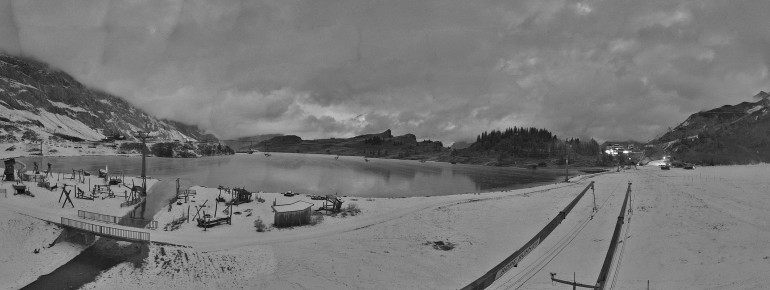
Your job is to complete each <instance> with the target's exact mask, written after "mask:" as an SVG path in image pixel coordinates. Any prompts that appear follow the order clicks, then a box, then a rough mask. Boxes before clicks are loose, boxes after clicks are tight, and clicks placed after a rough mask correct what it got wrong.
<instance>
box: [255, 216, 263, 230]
mask: <svg viewBox="0 0 770 290" xmlns="http://www.w3.org/2000/svg"><path fill="white" fill-rule="evenodd" d="M254 227H255V228H257V232H260V233H261V232H264V231H265V223H264V222H263V221H262V218H260V217H257V219H256V220H254Z"/></svg>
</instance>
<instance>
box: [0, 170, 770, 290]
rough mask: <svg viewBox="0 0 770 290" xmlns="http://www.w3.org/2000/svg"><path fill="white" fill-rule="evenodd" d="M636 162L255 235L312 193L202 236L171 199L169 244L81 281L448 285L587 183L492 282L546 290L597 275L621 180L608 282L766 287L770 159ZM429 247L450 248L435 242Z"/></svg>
mask: <svg viewBox="0 0 770 290" xmlns="http://www.w3.org/2000/svg"><path fill="white" fill-rule="evenodd" d="M639 168H640V169H639V170H627V171H624V172H613V173H608V174H600V175H595V176H590V177H589V176H583V177H576V178H573V179H572V180H571V181H572V182H571V183H559V184H551V185H546V186H540V187H534V188H529V189H519V190H514V191H508V192H496V193H484V194H478V195H477V194H463V195H452V196H435V197H415V198H396V199H387V198H383V199H377V198H375V199H366V198H357V200H355V201H354V200H353V199H354V198H350V197H348V198H344V200H345V204H348V203H351V202H353V203H356V204H357V205H358V206H359V207H360V208H361V209H362V212H361V213H360V214H358V215H356V216H347V217H341V216H337V217H325V219H324V220H323V221H322V222H321V223H320V224H318V225H315V226H303V227H297V228H292V229H275V228H272V229H270V230H269V231H267V232H261V233H260V232H256V230H255V229H254V227H253V220H254V219H255V218H256V217H257V216H260V217H261V218H262V220H263V221H265V223H266V224H270V223H271V220H272V212H271V211H270V205H271V204H272V201H273V200H277V203H279V204H281V203H286V202H290V201H295V200H305V201H310V199H309V198H308V197H306V196H304V195H300V196H295V197H283V196H279V195H278V194H275V193H273V194H268V193H262V194H260V195H261V196H262V197H263V198H265V199H266V200H267V201H266V202H265V203H257V202H252V203H250V204H245V205H244V204H242V205H240V206H238V207H237V208H236V211H241V212H242V214H241V215H234V216H233V217H234V220H233V225H221V226H217V227H215V228H210V229H208V230H207V231H203V230H202V229H200V228H197V227H195V226H194V223H193V222H192V221H191V222H190V223H189V224H187V223H185V224H183V225H182V227H181V228H180V229H179V230H175V231H163V225H164V224H165V223H166V222H168V221H169V220H171V219H173V218H174V217H178V216H181V213H182V211H184V212H185V213H186V209H187V206H186V205H189V204H184V203H183V204H182V205H176V204H174V205H173V206H172V210H171V212H168V211H165V210H164V211H162V212H161V213H159V214H158V215H157V216H156V219H158V220H159V221H160V224H159V229H158V230H154V231H152V232H151V233H152V239H153V240H158V241H164V242H168V243H173V244H178V245H180V246H172V245H160V244H152V245H151V246H150V253H149V256H148V257H147V258H146V260H145V262H144V265H143V266H142V267H141V268H135V267H134V266H133V265H132V264H130V263H124V264H121V265H119V266H118V267H115V268H113V269H110V270H108V271H105V272H103V273H102V275H100V277H99V278H98V279H97V280H96V281H94V282H92V283H90V284H88V285H86V286H85V287H84V288H86V289H137V288H139V289H145V288H152V289H232V288H246V289H306V288H313V289H351V288H352V289H456V288H460V287H463V286H465V285H467V284H468V283H470V282H471V281H473V280H474V279H476V278H478V277H479V276H481V275H483V274H484V273H486V271H488V270H490V269H491V268H492V267H494V266H495V265H497V264H498V263H499V262H500V261H502V260H503V259H504V258H505V257H507V256H508V255H510V254H511V253H513V252H514V251H516V250H517V249H518V248H520V247H521V246H522V245H523V244H524V243H525V242H526V241H527V240H529V239H530V238H531V237H532V236H534V235H535V234H536V233H537V232H538V231H539V230H540V229H541V228H542V227H543V226H544V225H545V224H547V223H548V221H550V220H551V219H552V218H554V217H555V216H556V214H557V213H558V212H559V211H560V210H561V209H563V208H564V206H566V205H567V204H568V203H569V202H570V201H571V200H572V199H573V198H574V197H575V196H576V195H577V194H578V193H579V192H580V191H581V190H582V189H583V188H585V186H586V185H587V184H588V183H589V182H590V181H595V184H596V206H597V207H598V212H596V213H595V214H592V211H591V209H592V208H593V206H594V202H593V200H594V198H593V195H592V194H591V191H589V192H588V194H586V196H585V197H583V199H582V200H581V201H580V202H579V203H578V204H577V206H576V207H575V208H574V209H573V211H572V213H570V215H568V216H567V219H566V220H565V221H564V222H562V224H561V225H559V227H557V229H556V230H555V231H554V232H553V233H552V234H551V236H549V237H548V238H547V239H545V240H544V241H542V242H541V244H540V245H539V246H538V247H537V248H536V249H535V250H534V251H533V252H531V253H530V254H529V255H528V256H527V257H526V258H524V259H523V260H522V261H521V263H520V264H519V266H518V267H516V268H513V269H512V270H510V271H509V272H507V273H506V274H505V275H504V276H502V277H501V278H500V279H499V280H498V281H497V282H496V283H495V284H494V285H492V287H490V288H491V289H510V288H513V289H517V288H521V289H561V288H564V287H569V286H564V285H562V286H554V285H553V284H552V282H551V281H550V275H549V272H554V273H557V278H562V279H567V280H571V275H569V274H571V273H572V272H575V273H576V277H577V280H578V281H579V282H582V283H586V284H593V283H595V282H596V279H597V276H598V274H599V269H600V268H601V266H602V262H603V260H604V257H605V254H606V251H607V247H608V246H609V240H610V238H611V236H612V232H613V229H614V226H615V222H616V221H617V216H618V213H619V211H620V206H621V203H622V201H623V197H624V194H625V192H626V188H627V186H628V183H629V182H631V183H632V185H631V188H632V199H631V203H630V207H629V209H630V211H629V213H627V216H626V223H625V225H624V227H623V231H622V235H621V239H620V240H621V241H623V242H622V243H621V244H620V245H619V247H618V253H617V255H616V258H615V262H614V267H613V269H612V271H611V275H610V277H609V280H608V281H610V282H612V281H614V282H615V289H645V288H646V286H647V281H648V280H649V283H650V286H651V289H765V288H766V285H768V284H769V283H770V280H768V279H767V278H765V277H766V276H767V275H766V273H770V199H768V198H767V192H769V191H768V189H769V188H768V183H767V182H766V177H767V176H768V173H770V165H767V164H762V165H750V166H721V167H699V168H697V169H695V170H684V169H676V168H674V169H672V170H665V171H664V170H660V169H659V168H658V167H655V166H646V167H639ZM193 189H196V190H197V191H198V194H199V195H198V196H197V197H196V202H195V203H194V204H201V203H202V202H203V201H204V200H205V199H207V198H208V199H211V198H214V197H215V196H216V195H217V194H218V190H216V189H206V188H202V187H195V188H193ZM228 198H229V197H228ZM212 202H213V200H212V201H209V202H208V203H207V204H211V203H212ZM2 204H4V202H3V199H2V198H1V197H0V205H2ZM220 205H221V203H220ZM316 207H317V206H314V208H316ZM343 207H344V206H343ZM248 208H251V209H252V216H248V217H247V216H245V214H244V212H245V210H246V209H248ZM209 209H211V208H209ZM209 209H207V212H208V211H209ZM219 210H220V211H221V210H222V209H221V208H219ZM193 214H194V213H193ZM435 242H443V243H444V244H446V245H452V246H453V248H452V249H451V250H447V251H444V250H441V249H439V248H438V247H435V245H436V244H435ZM30 255H34V254H30ZM17 259H19V258H17Z"/></svg>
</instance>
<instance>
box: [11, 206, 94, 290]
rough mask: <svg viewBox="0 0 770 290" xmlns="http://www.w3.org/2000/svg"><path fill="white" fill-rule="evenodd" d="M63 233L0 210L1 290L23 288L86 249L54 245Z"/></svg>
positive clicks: (46, 225) (53, 226)
mask: <svg viewBox="0 0 770 290" xmlns="http://www.w3.org/2000/svg"><path fill="white" fill-rule="evenodd" d="M3 198H4V195H0V199H3ZM61 231H62V230H61V229H60V228H59V227H57V226H56V225H54V224H51V223H48V222H45V221H42V220H39V219H35V218H32V217H29V216H25V215H22V214H19V213H16V212H12V211H9V210H6V209H5V208H3V209H0V273H2V274H0V289H19V288H21V287H24V286H25V285H27V284H29V283H31V282H32V281H34V280H35V279H37V277H38V276H40V275H44V274H48V273H50V272H51V271H53V270H55V269H56V268H58V267H59V266H61V265H63V264H65V263H67V262H68V261H69V260H71V259H72V258H74V257H75V256H77V255H78V254H79V253H80V252H81V251H82V250H83V249H84V248H85V247H84V246H80V245H75V244H71V243H66V242H60V243H55V244H54V241H55V240H56V238H58V237H59V234H60V233H61ZM35 250H37V251H38V253H35Z"/></svg>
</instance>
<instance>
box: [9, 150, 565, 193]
mask: <svg viewBox="0 0 770 290" xmlns="http://www.w3.org/2000/svg"><path fill="white" fill-rule="evenodd" d="M271 154H272V156H269V157H268V156H265V155H264V154H259V153H257V154H236V155H229V156H212V157H203V158H158V157H148V158H147V175H148V176H150V177H152V178H158V179H166V180H167V179H175V178H181V179H183V180H186V181H188V182H189V183H191V184H194V185H200V186H206V187H217V186H219V185H223V186H226V187H245V188H246V189H247V190H249V191H252V192H256V191H264V192H285V191H289V190H291V191H294V192H300V193H312V194H334V193H338V194H339V195H347V196H358V197H405V196H433V195H450V194H460V193H468V192H488V191H495V190H504V189H514V188H522V187H528V186H531V185H533V184H534V183H544V182H553V181H555V180H556V178H557V177H558V176H559V175H560V174H563V172H562V171H560V170H555V169H551V170H548V169H546V170H543V169H537V170H531V169H522V168H510V167H491V166H480V165H465V164H449V163H440V162H419V161H413V160H394V159H376V158H370V159H369V161H368V162H367V161H365V160H364V158H363V157H356V156H340V157H339V159H335V156H332V155H316V154H295V153H271ZM18 160H19V161H22V162H24V163H25V164H26V165H27V168H28V170H30V169H31V167H32V162H38V163H39V162H40V157H27V158H19V159H18ZM43 162H44V163H48V162H50V163H52V164H53V165H52V169H53V171H54V172H72V169H85V170H87V171H89V172H91V173H92V174H95V173H96V171H97V170H98V169H99V168H104V167H105V166H108V167H109V171H110V173H111V174H117V173H118V172H122V173H123V174H125V175H126V176H138V175H140V173H141V164H142V160H141V157H123V156H77V157H44V160H43ZM40 168H41V169H43V168H45V165H41V166H40Z"/></svg>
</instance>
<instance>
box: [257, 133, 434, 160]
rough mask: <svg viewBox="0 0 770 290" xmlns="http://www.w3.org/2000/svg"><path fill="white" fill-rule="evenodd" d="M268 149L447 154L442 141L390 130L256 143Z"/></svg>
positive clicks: (424, 156) (409, 155)
mask: <svg viewBox="0 0 770 290" xmlns="http://www.w3.org/2000/svg"><path fill="white" fill-rule="evenodd" d="M254 147H255V148H256V149H257V150H260V151H266V152H291V153H313V154H335V155H358V156H368V157H378V158H393V159H415V160H417V159H428V158H434V159H435V158H436V155H437V154H440V153H442V152H443V153H444V155H448V151H449V149H447V148H444V147H443V145H442V144H441V142H440V141H430V140H424V141H417V137H416V136H415V135H413V134H404V135H401V136H393V134H392V133H391V131H390V130H385V131H384V132H382V133H377V134H365V135H360V136H356V137H352V138H328V139H315V140H302V138H300V137H299V136H294V135H286V136H276V137H273V138H270V139H268V140H264V141H261V142H259V143H258V144H257V145H255V146H254Z"/></svg>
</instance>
